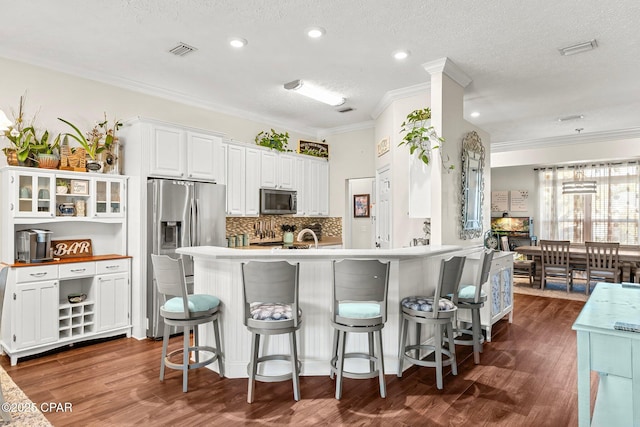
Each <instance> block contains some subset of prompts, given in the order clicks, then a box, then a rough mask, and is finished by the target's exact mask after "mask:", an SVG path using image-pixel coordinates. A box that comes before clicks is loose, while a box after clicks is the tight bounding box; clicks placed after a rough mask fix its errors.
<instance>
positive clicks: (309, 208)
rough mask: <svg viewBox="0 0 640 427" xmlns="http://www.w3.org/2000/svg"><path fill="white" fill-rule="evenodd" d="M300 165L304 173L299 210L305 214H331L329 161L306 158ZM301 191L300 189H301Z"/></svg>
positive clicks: (302, 175)
mask: <svg viewBox="0 0 640 427" xmlns="http://www.w3.org/2000/svg"><path fill="white" fill-rule="evenodd" d="M299 165H300V166H303V167H304V171H303V173H298V177H299V178H300V179H302V180H303V185H302V188H303V197H302V199H300V197H298V211H299V212H300V211H302V213H301V215H305V216H328V215H329V163H328V162H327V161H326V160H316V159H312V158H309V159H304V160H303V162H302V163H299ZM299 191H300V190H299Z"/></svg>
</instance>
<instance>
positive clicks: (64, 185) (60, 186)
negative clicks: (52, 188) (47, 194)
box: [56, 178, 69, 194]
mask: <svg viewBox="0 0 640 427" xmlns="http://www.w3.org/2000/svg"><path fill="white" fill-rule="evenodd" d="M68 192H69V181H67V180H66V179H61V178H58V179H56V194H67V193H68Z"/></svg>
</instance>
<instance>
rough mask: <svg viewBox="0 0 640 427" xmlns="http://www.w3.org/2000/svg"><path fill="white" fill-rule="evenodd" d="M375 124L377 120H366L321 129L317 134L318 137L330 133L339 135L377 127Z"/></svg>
mask: <svg viewBox="0 0 640 427" xmlns="http://www.w3.org/2000/svg"><path fill="white" fill-rule="evenodd" d="M375 125H376V122H375V121H373V120H369V121H366V122H360V123H354V124H351V125H345V126H336V127H333V128H327V129H321V130H319V131H318V134H317V136H318V138H322V137H325V136H329V135H337V134H339V133H346V132H355V131H358V130H363V129H372V128H374V127H375Z"/></svg>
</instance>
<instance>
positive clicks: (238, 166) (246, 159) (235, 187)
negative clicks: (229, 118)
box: [227, 144, 261, 216]
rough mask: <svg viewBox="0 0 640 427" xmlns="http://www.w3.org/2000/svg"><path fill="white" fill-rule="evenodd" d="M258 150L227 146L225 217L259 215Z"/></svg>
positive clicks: (241, 146) (235, 145) (236, 145)
mask: <svg viewBox="0 0 640 427" xmlns="http://www.w3.org/2000/svg"><path fill="white" fill-rule="evenodd" d="M260 154H261V152H260V150H258V149H256V148H252V147H249V146H244V145H238V144H228V145H227V215H249V216H254V215H255V216H257V215H258V214H259V213H260V200H259V198H260V192H259V189H260Z"/></svg>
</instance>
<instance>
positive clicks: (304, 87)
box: [284, 80, 346, 107]
mask: <svg viewBox="0 0 640 427" xmlns="http://www.w3.org/2000/svg"><path fill="white" fill-rule="evenodd" d="M284 88H285V89H287V90H293V91H295V92H297V93H299V94H300V95H304V96H306V97H308V98H311V99H315V100H316V101H320V102H324V103H325V104H329V105H332V106H334V107H337V106H338V105H342V104H344V103H345V101H346V99H345V98H344V97H343V96H341V95H338V94H335V93H333V92H330V91H328V90H326V89H324V88H321V87H318V86H314V85H312V84H309V83H306V82H304V81H302V80H294V81H292V82H289V83H285V85H284Z"/></svg>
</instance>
